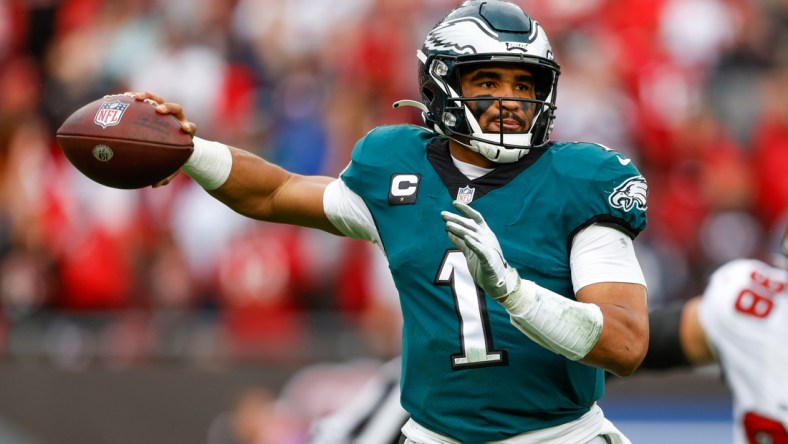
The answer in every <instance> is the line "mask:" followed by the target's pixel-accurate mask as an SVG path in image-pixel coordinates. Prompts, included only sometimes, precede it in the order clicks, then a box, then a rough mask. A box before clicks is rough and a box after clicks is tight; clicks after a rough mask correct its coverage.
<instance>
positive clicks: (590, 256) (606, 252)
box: [569, 224, 646, 293]
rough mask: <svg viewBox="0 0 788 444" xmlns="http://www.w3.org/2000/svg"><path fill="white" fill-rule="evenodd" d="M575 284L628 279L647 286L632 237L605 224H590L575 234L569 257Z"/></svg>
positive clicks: (577, 288)
mask: <svg viewBox="0 0 788 444" xmlns="http://www.w3.org/2000/svg"><path fill="white" fill-rule="evenodd" d="M569 265H570V267H571V269H572V287H573V290H574V292H575V293H577V292H578V290H580V289H581V288H583V287H585V286H587V285H590V284H596V283H599V282H626V283H632V284H641V285H643V286H646V278H645V277H644V276H643V270H642V269H641V268H640V263H639V262H638V259H637V257H636V256H635V247H634V245H633V244H632V239H630V237H629V236H627V235H626V234H624V233H623V232H621V231H619V230H617V229H615V228H612V227H609V226H605V225H598V224H594V225H590V226H589V227H587V228H584V229H583V230H581V231H580V232H579V233H577V235H575V238H574V240H573V241H572V252H571V254H570V257H569Z"/></svg>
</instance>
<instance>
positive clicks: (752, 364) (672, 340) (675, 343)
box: [641, 231, 788, 444]
mask: <svg viewBox="0 0 788 444" xmlns="http://www.w3.org/2000/svg"><path fill="white" fill-rule="evenodd" d="M780 250H781V251H780V253H781V254H779V255H778V257H777V258H776V259H777V260H776V261H775V262H776V263H775V264H767V263H765V262H762V261H759V260H754V259H737V260H734V261H731V262H728V263H726V264H725V265H723V266H721V267H720V268H718V269H717V270H716V271H715V272H714V273H713V274H712V275H711V278H710V280H709V283H708V285H707V287H706V289H705V291H704V292H703V295H702V296H698V297H695V298H692V299H690V300H689V301H687V302H686V303H684V304H683V306H681V307H668V308H663V309H656V310H653V311H652V312H651V314H650V331H651V338H650V341H649V351H648V354H647V356H646V359H645V360H644V362H643V364H642V366H641V368H652V369H656V368H661V369H664V368H669V367H677V366H694V365H702V364H707V363H711V362H714V361H718V362H719V363H720V365H721V366H722V369H723V373H724V376H725V381H726V383H727V384H728V386H729V388H730V390H731V392H732V394H733V419H734V430H733V433H734V436H733V443H734V444H745V443H746V444H766V443H768V444H786V443H788V344H787V343H786V341H788V290H787V289H786V288H788V267H786V265H788V231H786V232H785V235H783V237H782V242H781V248H780Z"/></svg>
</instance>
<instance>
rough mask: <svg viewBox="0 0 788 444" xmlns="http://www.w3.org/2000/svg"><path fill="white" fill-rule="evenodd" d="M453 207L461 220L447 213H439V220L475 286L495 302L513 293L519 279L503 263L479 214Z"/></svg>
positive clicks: (468, 209)
mask: <svg viewBox="0 0 788 444" xmlns="http://www.w3.org/2000/svg"><path fill="white" fill-rule="evenodd" d="M453 205H454V208H456V209H457V210H459V211H460V213H462V214H463V215H464V216H465V217H463V216H460V215H457V214H454V213H451V212H448V211H442V212H441V217H442V218H443V220H444V221H445V222H446V231H448V234H449V239H450V240H451V241H452V242H453V243H454V245H456V246H457V248H458V249H459V250H460V251H462V253H463V254H464V255H465V259H466V260H467V262H468V269H470V271H471V275H472V276H473V280H474V281H475V282H476V285H478V286H479V287H481V288H482V290H484V292H485V293H487V294H488V295H490V296H491V297H493V298H496V299H499V298H501V297H504V296H506V295H508V294H510V293H512V292H513V291H515V290H516V289H517V288H518V287H519V286H520V276H519V275H518V274H517V271H516V270H515V269H514V268H512V267H510V266H509V264H508V263H507V262H506V259H505V258H504V257H503V252H502V251H501V245H500V244H499V243H498V238H497V237H495V233H493V232H492V230H490V227H489V226H487V222H485V221H484V218H483V217H482V215H481V213H479V212H478V211H476V210H474V209H473V208H471V207H469V206H468V205H466V204H463V203H460V202H458V201H454V203H453Z"/></svg>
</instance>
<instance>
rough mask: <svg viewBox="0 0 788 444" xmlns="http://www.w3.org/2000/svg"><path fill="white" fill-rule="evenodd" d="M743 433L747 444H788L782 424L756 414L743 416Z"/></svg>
mask: <svg viewBox="0 0 788 444" xmlns="http://www.w3.org/2000/svg"><path fill="white" fill-rule="evenodd" d="M744 432H745V433H746V434H747V442H748V443H749V444H763V443H769V444H788V432H787V431H786V430H785V426H783V425H782V423H780V422H778V421H775V420H773V419H771V418H765V417H763V416H761V415H759V414H757V413H753V412H748V413H747V414H745V415H744Z"/></svg>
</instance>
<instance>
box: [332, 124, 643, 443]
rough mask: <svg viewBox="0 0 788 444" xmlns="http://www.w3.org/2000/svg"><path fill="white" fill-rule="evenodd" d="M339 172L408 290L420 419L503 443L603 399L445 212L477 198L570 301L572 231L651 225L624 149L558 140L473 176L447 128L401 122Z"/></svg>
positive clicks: (511, 249) (536, 275) (525, 260)
mask: <svg viewBox="0 0 788 444" xmlns="http://www.w3.org/2000/svg"><path fill="white" fill-rule="evenodd" d="M341 178H342V180H343V181H344V182H345V183H346V184H347V186H348V187H349V188H350V189H351V190H353V191H354V192H355V193H357V194H358V195H359V196H361V198H362V199H363V200H364V202H365V203H366V205H367V206H368V208H369V210H370V212H371V214H372V217H373V219H374V221H375V224H376V226H377V230H378V232H379V234H380V239H381V241H382V244H383V247H384V249H385V252H386V256H387V257H388V261H389V266H390V268H391V273H392V276H393V278H394V282H395V284H396V286H397V289H398V291H399V295H400V302H401V307H402V314H403V318H404V330H403V350H402V355H403V369H402V370H403V371H402V381H401V388H402V404H403V406H404V407H405V409H406V410H408V411H409V412H410V414H411V415H412V417H413V419H414V420H415V421H417V422H418V423H419V424H421V425H422V426H424V427H427V428H429V429H430V430H433V431H435V432H437V433H440V434H443V435H445V436H449V437H452V438H454V439H457V440H459V441H461V442H464V443H474V442H476V443H481V442H488V441H496V440H501V439H504V438H507V437H511V436H513V435H517V434H521V433H524V432H527V431H531V430H536V429H542V428H546V427H551V426H556V425H559V424H563V423H566V422H568V421H572V420H574V419H577V418H579V417H580V416H582V415H583V414H584V413H586V412H587V411H588V410H589V408H590V407H591V405H592V404H593V403H594V402H595V401H596V400H597V399H599V398H600V397H601V396H602V394H603V391H604V377H603V371H602V370H599V369H596V368H593V367H590V366H587V365H584V364H580V363H578V362H574V361H571V360H569V359H566V358H565V357H563V356H561V355H558V354H555V353H553V352H551V351H548V350H547V349H545V348H543V347H541V346H539V345H538V344H536V343H534V342H533V341H531V340H530V339H529V338H528V337H526V336H525V335H523V334H522V333H521V332H520V331H518V330H517V329H516V328H515V327H513V326H512V325H511V324H510V322H509V315H508V314H507V312H506V310H505V309H504V308H503V307H501V306H500V304H498V303H497V302H495V301H494V300H493V299H491V298H489V297H488V296H486V295H484V294H483V293H482V291H481V290H480V289H479V288H478V287H477V286H476V285H475V284H474V282H473V279H472V278H471V275H470V272H469V271H468V267H467V264H466V262H465V258H464V256H463V255H462V253H461V252H460V251H459V250H457V249H456V247H455V246H454V245H453V244H452V243H451V241H449V238H448V236H447V234H446V229H445V226H444V222H443V220H442V219H441V216H440V212H441V211H444V210H449V211H455V210H454V209H453V207H452V205H451V204H452V201H453V200H455V199H459V200H461V201H464V202H467V203H469V204H470V205H471V206H472V207H473V208H475V209H476V210H478V211H480V212H481V213H482V215H483V216H484V217H485V219H486V221H487V224H488V225H489V226H490V228H491V229H492V231H493V232H494V233H495V234H496V235H497V237H498V240H499V242H500V244H501V247H502V249H503V253H504V256H505V257H506V259H507V261H508V262H509V264H510V265H512V266H514V267H515V268H516V269H517V271H519V273H520V276H521V277H523V278H525V279H530V280H533V281H535V282H536V283H537V284H539V285H541V286H542V287H545V288H548V289H550V290H552V291H554V292H556V293H558V294H560V295H563V296H565V297H567V298H570V299H574V292H573V290H572V281H571V274H570V269H569V249H570V247H571V241H572V238H573V236H574V234H575V233H577V232H578V230H581V229H582V228H584V227H586V226H588V225H590V224H592V223H603V224H609V225H611V226H614V227H616V228H618V229H620V230H622V231H624V232H626V233H628V234H629V235H630V236H631V237H632V238H634V237H635V236H637V234H638V233H639V232H641V231H642V230H643V229H644V228H645V226H646V195H647V188H646V182H645V180H644V178H643V176H642V175H641V174H640V173H639V172H638V170H637V169H636V168H635V166H634V165H632V162H631V161H630V160H629V159H626V158H624V157H623V156H621V155H620V154H618V153H616V152H615V151H612V150H610V149H607V148H604V147H602V146H600V145H595V144H588V143H551V144H548V145H547V146H545V147H543V148H539V149H532V150H531V152H530V153H529V154H528V155H527V156H525V157H524V158H523V159H521V160H520V161H518V162H516V163H513V164H503V165H500V166H498V167H497V168H496V169H495V170H493V171H492V172H491V173H489V174H487V175H485V176H483V177H480V178H477V179H475V180H469V179H468V178H467V177H465V176H464V175H463V174H462V173H460V172H459V171H458V170H457V168H456V167H455V166H454V164H453V163H452V161H451V157H450V155H449V149H448V141H447V140H446V139H445V138H443V137H440V136H437V135H436V134H435V133H433V132H431V131H428V130H426V129H424V128H420V127H416V126H411V125H396V126H384V127H380V128H377V129H375V130H373V131H371V132H370V133H369V134H367V135H366V136H365V137H364V138H362V139H361V140H360V141H359V142H358V143H357V144H356V146H355V148H354V150H353V154H352V158H351V162H350V164H349V165H348V167H347V168H346V169H345V171H344V172H343V173H342V175H341Z"/></svg>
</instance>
